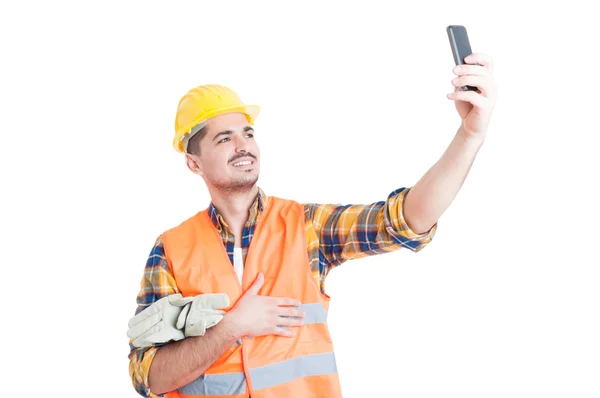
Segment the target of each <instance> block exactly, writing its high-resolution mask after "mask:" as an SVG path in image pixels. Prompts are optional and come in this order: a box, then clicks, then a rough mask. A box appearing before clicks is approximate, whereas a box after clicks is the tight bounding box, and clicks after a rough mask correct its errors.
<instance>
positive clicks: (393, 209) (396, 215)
mask: <svg viewBox="0 0 600 398" xmlns="http://www.w3.org/2000/svg"><path fill="white" fill-rule="evenodd" d="M409 191H410V188H400V189H397V190H395V191H394V192H392V193H390V195H389V196H388V199H387V201H386V206H385V210H386V211H385V217H384V221H385V227H386V230H387V231H388V233H389V234H390V238H391V239H392V240H393V241H394V242H395V243H397V244H399V245H401V246H403V247H406V248H407V249H410V250H412V251H413V252H418V251H420V250H422V249H423V248H424V247H425V246H427V245H428V244H429V243H430V242H431V240H432V239H433V237H434V236H435V231H436V230H437V222H436V223H435V224H434V225H433V226H432V227H431V228H430V229H429V231H427V232H424V233H421V234H418V233H416V232H414V231H413V230H411V229H410V227H409V226H408V224H407V223H406V220H405V219H404V198H405V197H406V194H408V192H409Z"/></svg>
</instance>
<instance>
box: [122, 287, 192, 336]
mask: <svg viewBox="0 0 600 398" xmlns="http://www.w3.org/2000/svg"><path fill="white" fill-rule="evenodd" d="M193 300H194V297H186V298H184V297H183V296H182V295H181V294H172V295H170V296H167V297H163V298H161V299H160V300H158V301H156V302H155V303H153V304H152V305H151V306H150V307H148V308H146V309H144V310H143V311H141V312H140V313H139V314H137V315H136V316H134V317H133V318H131V319H130V320H129V330H127V337H129V338H130V339H132V340H133V341H132V344H133V346H134V347H147V346H150V345H153V344H156V343H166V342H167V341H170V340H175V341H177V340H181V339H183V338H184V337H185V336H184V334H183V325H184V324H185V316H184V317H183V318H182V319H180V318H181V313H182V309H183V308H185V307H186V306H188V307H189V306H190V305H191V304H190V303H191V302H192V301H193Z"/></svg>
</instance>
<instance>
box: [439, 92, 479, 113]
mask: <svg viewBox="0 0 600 398" xmlns="http://www.w3.org/2000/svg"><path fill="white" fill-rule="evenodd" d="M447 97H448V98H449V99H451V100H454V101H464V102H468V103H470V104H472V105H473V106H476V107H478V108H481V109H485V108H487V107H488V105H489V100H488V99H487V98H485V97H484V96H482V95H481V94H478V93H476V92H474V91H455V92H453V93H450V94H448V95H447Z"/></svg>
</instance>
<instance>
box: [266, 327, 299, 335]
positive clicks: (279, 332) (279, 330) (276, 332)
mask: <svg viewBox="0 0 600 398" xmlns="http://www.w3.org/2000/svg"><path fill="white" fill-rule="evenodd" d="M271 334H274V335H276V336H282V337H294V336H295V335H296V332H294V331H293V330H289V329H282V328H278V327H275V328H274V329H273V331H272V332H271Z"/></svg>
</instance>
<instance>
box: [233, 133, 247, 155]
mask: <svg viewBox="0 0 600 398" xmlns="http://www.w3.org/2000/svg"><path fill="white" fill-rule="evenodd" d="M235 151H236V152H240V153H241V152H248V140H246V139H245V138H244V137H242V136H240V135H237V134H236V136H235Z"/></svg>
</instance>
